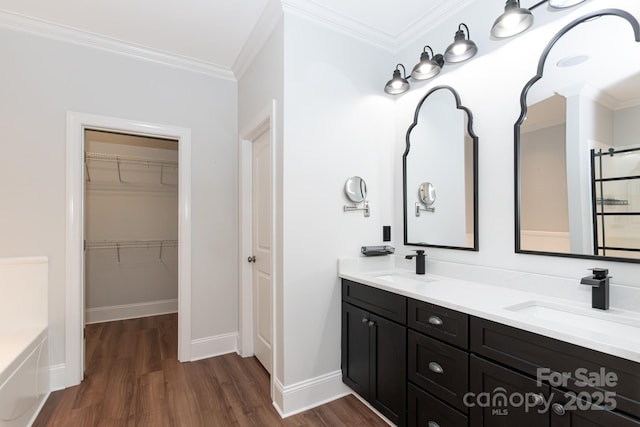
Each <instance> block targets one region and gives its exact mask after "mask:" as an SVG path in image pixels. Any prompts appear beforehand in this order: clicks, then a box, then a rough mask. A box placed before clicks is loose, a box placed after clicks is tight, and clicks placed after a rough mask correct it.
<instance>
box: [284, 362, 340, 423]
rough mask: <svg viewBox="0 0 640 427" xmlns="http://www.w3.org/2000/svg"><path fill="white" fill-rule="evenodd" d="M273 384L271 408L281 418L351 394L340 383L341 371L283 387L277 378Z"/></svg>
mask: <svg viewBox="0 0 640 427" xmlns="http://www.w3.org/2000/svg"><path fill="white" fill-rule="evenodd" d="M273 382H274V385H275V394H276V395H275V396H274V399H273V406H274V407H275V408H276V411H278V413H279V414H280V416H281V417H282V418H286V417H289V416H291V415H295V414H298V413H300V412H304V411H306V410H309V409H312V408H315V407H316V406H320V405H323V404H325V403H328V402H331V401H332V400H336V399H339V398H341V397H344V396H346V395H348V394H351V390H350V389H349V388H348V387H347V386H346V385H344V383H343V382H342V371H335V372H330V373H328V374H325V375H321V376H319V377H316V378H312V379H310V380H306V381H301V382H299V383H296V384H291V385H288V386H283V385H282V383H281V382H280V381H279V380H278V379H277V378H273Z"/></svg>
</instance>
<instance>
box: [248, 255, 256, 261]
mask: <svg viewBox="0 0 640 427" xmlns="http://www.w3.org/2000/svg"><path fill="white" fill-rule="evenodd" d="M247 261H249V262H256V256H255V255H252V256H250V257H249V258H247Z"/></svg>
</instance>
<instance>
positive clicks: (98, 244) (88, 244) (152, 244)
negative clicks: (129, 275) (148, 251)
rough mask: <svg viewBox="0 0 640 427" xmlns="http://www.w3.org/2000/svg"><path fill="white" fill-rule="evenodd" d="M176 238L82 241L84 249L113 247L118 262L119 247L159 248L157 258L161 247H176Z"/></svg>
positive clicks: (160, 256) (160, 257)
mask: <svg viewBox="0 0 640 427" xmlns="http://www.w3.org/2000/svg"><path fill="white" fill-rule="evenodd" d="M177 246H178V240H96V241H86V240H85V242H84V248H85V250H90V249H115V250H116V256H117V260H118V262H120V249H124V248H160V251H159V252H158V259H160V260H161V259H162V249H163V248H170V247H177Z"/></svg>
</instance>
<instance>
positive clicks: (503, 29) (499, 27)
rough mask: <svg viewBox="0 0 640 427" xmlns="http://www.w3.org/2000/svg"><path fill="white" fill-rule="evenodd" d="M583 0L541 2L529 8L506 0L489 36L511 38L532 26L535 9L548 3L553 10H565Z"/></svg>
mask: <svg viewBox="0 0 640 427" xmlns="http://www.w3.org/2000/svg"><path fill="white" fill-rule="evenodd" d="M584 1H585V0H542V1H540V2H538V3H536V4H534V5H533V6H531V7H530V8H528V9H526V8H524V7H520V0H507V3H506V4H505V6H504V13H503V14H502V15H500V16H498V19H496V21H495V22H494V23H493V27H491V35H492V36H493V37H495V38H506V37H513V36H515V35H516V34H520V33H521V32H523V31H524V30H526V29H527V28H529V27H530V26H531V25H532V24H533V14H532V13H531V11H532V10H533V9H535V8H536V7H538V6H540V5H542V4H545V3H549V6H550V7H552V8H554V9H565V8H567V7H572V6H575V5H577V4H580V3H582V2H584Z"/></svg>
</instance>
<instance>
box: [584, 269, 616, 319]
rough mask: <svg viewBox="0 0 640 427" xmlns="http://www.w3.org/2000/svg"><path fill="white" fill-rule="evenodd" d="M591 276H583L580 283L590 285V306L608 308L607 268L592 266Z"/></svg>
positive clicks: (601, 308)
mask: <svg viewBox="0 0 640 427" xmlns="http://www.w3.org/2000/svg"><path fill="white" fill-rule="evenodd" d="M591 271H593V276H587V277H583V278H582V279H581V280H580V284H582V285H589V286H592V288H591V307H593V308H599V309H600V310H609V278H610V277H611V276H607V274H609V270H607V269H606V268H592V269H591Z"/></svg>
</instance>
